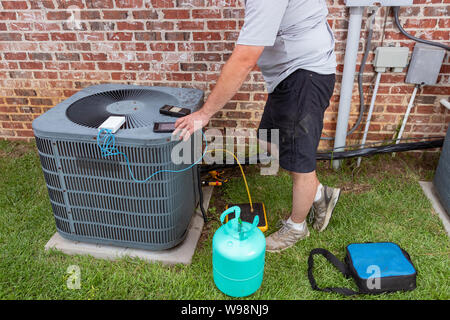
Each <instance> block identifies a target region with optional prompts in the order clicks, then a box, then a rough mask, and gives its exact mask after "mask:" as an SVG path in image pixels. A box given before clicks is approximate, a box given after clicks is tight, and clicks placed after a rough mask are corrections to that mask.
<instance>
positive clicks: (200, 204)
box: [197, 165, 208, 223]
mask: <svg viewBox="0 0 450 320" xmlns="http://www.w3.org/2000/svg"><path fill="white" fill-rule="evenodd" d="M197 186H198V194H199V204H198V205H199V207H200V211H201V212H202V216H203V221H204V222H205V223H207V222H208V218H207V217H206V211H205V208H204V207H203V189H202V177H201V170H200V165H197Z"/></svg>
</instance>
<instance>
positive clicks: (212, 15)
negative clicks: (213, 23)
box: [192, 9, 222, 19]
mask: <svg viewBox="0 0 450 320" xmlns="http://www.w3.org/2000/svg"><path fill="white" fill-rule="evenodd" d="M192 18H194V19H220V18H222V10H220V9H193V10H192Z"/></svg>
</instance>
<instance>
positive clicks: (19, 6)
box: [2, 1, 28, 10]
mask: <svg viewBox="0 0 450 320" xmlns="http://www.w3.org/2000/svg"><path fill="white" fill-rule="evenodd" d="M2 5H3V9H5V10H24V9H28V3H27V2H26V1H2Z"/></svg>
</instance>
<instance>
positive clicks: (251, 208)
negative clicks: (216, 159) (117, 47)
mask: <svg viewBox="0 0 450 320" xmlns="http://www.w3.org/2000/svg"><path fill="white" fill-rule="evenodd" d="M214 151H225V152H227V153H229V154H231V155H232V156H233V157H234V159H236V162H237V164H238V165H239V168H240V169H241V173H242V178H244V183H245V189H247V195H248V201H249V202H250V210H251V212H253V202H252V197H251V196H250V191H249V189H248V184H247V179H246V178H245V173H244V170H243V169H242V165H241V163H240V162H239V159H238V158H237V157H236V156H235V154H234V153H233V152H230V151H228V150H225V149H214V150H208V151H207V153H208V152H214Z"/></svg>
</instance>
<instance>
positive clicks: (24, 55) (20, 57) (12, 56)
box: [5, 52, 27, 60]
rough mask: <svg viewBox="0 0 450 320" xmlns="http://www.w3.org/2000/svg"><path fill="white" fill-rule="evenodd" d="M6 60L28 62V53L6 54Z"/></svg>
mask: <svg viewBox="0 0 450 320" xmlns="http://www.w3.org/2000/svg"><path fill="white" fill-rule="evenodd" d="M5 59H6V60H26V59H27V53H26V52H5Z"/></svg>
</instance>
